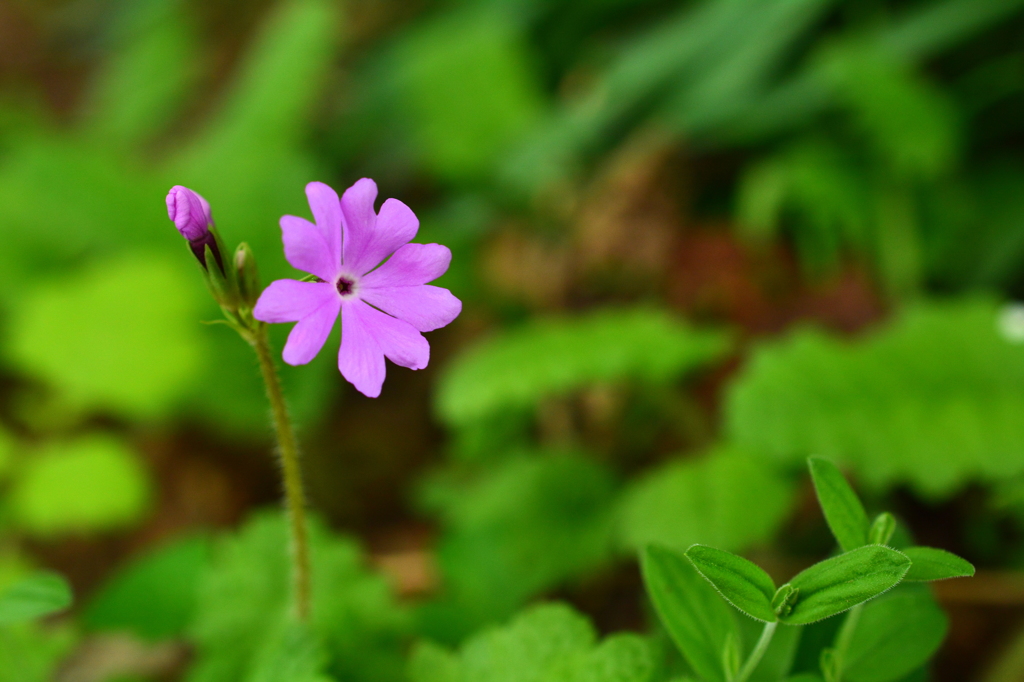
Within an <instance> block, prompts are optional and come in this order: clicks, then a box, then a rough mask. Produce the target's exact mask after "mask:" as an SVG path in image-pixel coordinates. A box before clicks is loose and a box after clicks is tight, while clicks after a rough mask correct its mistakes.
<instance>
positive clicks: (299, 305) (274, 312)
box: [252, 279, 338, 323]
mask: <svg viewBox="0 0 1024 682" xmlns="http://www.w3.org/2000/svg"><path fill="white" fill-rule="evenodd" d="M331 299H334V300H337V299H338V294H337V292H336V291H335V290H334V286H333V285H331V284H328V283H326V282H300V281H298V280H294V279H279V280H277V281H274V282H271V283H270V286H268V287H267V288H266V289H264V290H263V293H262V294H260V298H259V300H258V301H256V306H255V307H254V308H253V311H252V314H253V317H255V318H256V319H257V320H260V321H261V322H272V323H273V322H298V321H299V320H301V319H302V318H304V317H307V316H309V315H311V314H313V313H314V312H315V311H316V310H317V309H318V308H320V307H322V306H323V305H324V304H325V303H327V302H328V301H330V300H331Z"/></svg>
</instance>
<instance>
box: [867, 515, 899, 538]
mask: <svg viewBox="0 0 1024 682" xmlns="http://www.w3.org/2000/svg"><path fill="white" fill-rule="evenodd" d="M895 532H896V517H895V516H893V515H892V514H890V513H889V512H882V513H881V514H879V515H878V516H876V517H875V520H874V521H873V522H872V523H871V530H869V531H868V544H870V545H888V544H889V541H890V540H892V536H893V533H895Z"/></svg>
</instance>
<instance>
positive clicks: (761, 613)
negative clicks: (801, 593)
mask: <svg viewBox="0 0 1024 682" xmlns="http://www.w3.org/2000/svg"><path fill="white" fill-rule="evenodd" d="M686 557H687V558H688V559H689V560H690V561H692V562H693V565H694V567H695V568H696V569H697V570H698V571H699V572H700V574H701V575H702V576H704V577H705V578H707V580H708V582H710V583H711V584H712V585H714V586H715V589H716V590H718V591H719V592H720V593H721V594H722V596H723V597H725V599H726V600H727V601H728V602H729V603H730V604H732V605H733V606H735V607H736V608H738V609H739V610H740V611H742V612H743V613H745V614H747V615H748V616H750V617H751V618H755V619H757V620H763V621H765V622H769V623H774V622H775V621H777V620H778V616H776V615H775V609H773V608H772V599H773V598H774V597H775V583H774V582H773V581H772V579H771V576H769V575H768V574H767V573H765V572H764V570H762V569H761V567H760V566H758V565H757V564H755V563H753V562H751V561H747V560H746V559H744V558H743V557H741V556H737V555H735V554H732V553H731V552H726V551H723V550H721V549H715V548H714V547H707V546H705V545H694V546H693V547H691V548H690V549H688V550H686Z"/></svg>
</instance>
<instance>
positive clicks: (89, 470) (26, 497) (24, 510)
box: [10, 437, 151, 536]
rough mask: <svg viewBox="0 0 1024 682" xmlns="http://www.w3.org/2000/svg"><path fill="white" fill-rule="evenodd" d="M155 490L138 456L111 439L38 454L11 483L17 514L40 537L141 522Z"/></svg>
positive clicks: (61, 445) (75, 443) (51, 448)
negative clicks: (151, 486) (152, 491)
mask: <svg viewBox="0 0 1024 682" xmlns="http://www.w3.org/2000/svg"><path fill="white" fill-rule="evenodd" d="M150 496H151V488H150V482H149V479H148V478H147V475H146V472H145V470H144V469H143V468H142V465H141V464H140V462H139V461H138V459H137V458H136V456H135V454H134V453H133V452H132V451H131V450H129V449H128V448H126V447H125V446H124V445H123V444H122V443H121V442H120V441H117V440H114V439H112V438H107V437H93V438H89V439H84V440H79V441H71V442H67V443H59V444H58V443H54V444H53V445H51V446H49V447H47V448H46V449H44V450H42V451H40V452H36V453H33V454H32V455H31V456H30V457H29V458H27V460H26V461H25V462H24V464H23V465H22V468H21V469H20V471H19V472H18V477H17V478H16V479H15V480H14V482H13V484H12V487H11V499H10V506H11V514H12V516H13V520H14V521H15V522H16V523H17V524H18V525H19V527H20V528H22V529H23V530H24V531H25V532H27V533H31V534H34V535H40V536H52V535H54V534H58V533H68V532H78V533H82V532H85V531H92V530H107V529H110V528H118V527H123V526H125V525H129V524H131V523H132V522H134V521H136V520H137V519H138V518H139V517H140V516H141V515H142V513H143V512H144V511H145V510H146V507H147V506H148V505H149V504H150Z"/></svg>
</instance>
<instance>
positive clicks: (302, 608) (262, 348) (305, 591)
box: [250, 323, 310, 623]
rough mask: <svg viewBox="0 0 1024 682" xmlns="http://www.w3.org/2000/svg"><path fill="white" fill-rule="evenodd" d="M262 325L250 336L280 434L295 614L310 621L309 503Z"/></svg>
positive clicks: (292, 435) (288, 419)
mask: <svg viewBox="0 0 1024 682" xmlns="http://www.w3.org/2000/svg"><path fill="white" fill-rule="evenodd" d="M257 324H258V326H257V328H256V329H255V330H253V333H252V334H251V337H250V343H252V346H253V348H255V349H256V357H258V358H259V361H260V372H262V374H263V383H264V384H266V386H267V398H268V399H269V400H270V410H271V413H272V414H273V418H274V430H275V431H276V433H277V451H278V454H279V455H280V457H281V471H282V475H283V477H284V494H285V507H286V508H287V510H288V520H289V522H290V524H291V545H292V546H291V550H292V580H293V581H294V589H295V594H294V597H295V614H296V616H297V617H298V619H299V620H300V621H301V622H304V623H305V622H307V621H308V620H309V612H310V575H309V574H310V569H309V539H308V535H307V533H306V506H305V505H306V500H305V495H304V494H303V491H302V470H301V468H300V467H299V446H298V442H297V441H296V439H295V431H294V430H293V429H292V423H291V419H290V418H289V417H288V407H287V406H286V405H285V402H284V393H283V392H282V390H281V380H280V379H279V378H278V376H277V368H276V367H275V366H274V358H273V356H272V355H271V352H270V342H269V340H268V339H267V327H266V325H264V324H259V323H257Z"/></svg>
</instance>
